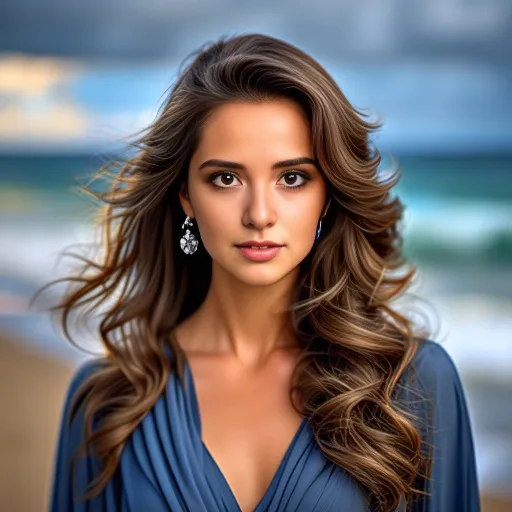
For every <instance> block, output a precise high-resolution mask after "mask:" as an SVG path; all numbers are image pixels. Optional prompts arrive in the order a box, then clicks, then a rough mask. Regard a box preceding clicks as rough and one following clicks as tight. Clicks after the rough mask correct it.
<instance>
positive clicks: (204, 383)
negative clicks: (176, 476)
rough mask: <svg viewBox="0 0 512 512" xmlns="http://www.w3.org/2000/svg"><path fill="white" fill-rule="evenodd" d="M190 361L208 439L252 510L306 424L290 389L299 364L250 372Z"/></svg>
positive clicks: (241, 500)
mask: <svg viewBox="0 0 512 512" xmlns="http://www.w3.org/2000/svg"><path fill="white" fill-rule="evenodd" d="M190 367H191V369H192V372H193V374H194V376H195V378H194V383H195V390H196V397H197V401H198V406H199V411H200V417H201V426H202V440H203V443H204V445H205V446H206V449H207V450H208V452H209V453H210V455H211V457H212V458H213V459H214V461H215V463H216V466H217V468H218V470H219V471H220V473H221V474H222V476H223V478H224V479H225V480H226V483H227V484H228V486H229V487H230V489H231V492H232V493H233V495H234V496H235V498H236V500H237V501H238V503H239V505H240V508H241V509H242V511H243V512H246V511H251V512H252V511H253V510H254V508H255V507H256V505H257V504H258V503H259V502H260V501H261V499H262V497H263V496H264V495H265V493H266V491H267V489H268V488H269V485H270V484H271V482H272V480H273V478H274V476H275V474H276V472H277V470H278V468H279V466H280V464H281V462H282V460H283V457H284V455H285V453H286V451H287V450H288V448H289V447H290V444H291V442H292V440H293V438H294V436H295V434H296V433H297V431H298V429H299V427H300V424H301V420H302V417H301V416H300V414H299V413H298V412H297V411H295V409H294V408H293V406H292V404H291V402H290V398H289V393H288V389H289V386H290V380H291V372H292V370H293V366H291V365H289V364H286V363H281V364H280V365H278V366H273V367H272V368H269V369H267V370H265V371H263V372H261V373H256V374H254V375H252V376H244V377H241V376H239V375H238V376H236V375H233V373H231V372H229V371H222V369H221V368H220V367H217V368H216V369H215V370H216V371H214V372H211V369H212V368H211V367H209V368H208V371H204V369H202V368H201V365H200V364H194V361H191V362H190ZM196 376H197V377H196Z"/></svg>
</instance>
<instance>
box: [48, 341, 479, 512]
mask: <svg viewBox="0 0 512 512" xmlns="http://www.w3.org/2000/svg"><path fill="white" fill-rule="evenodd" d="M413 363H414V367H415V369H416V372H415V375H416V376H417V378H416V379H415V380H414V382H416V383H417V386H418V387H420V388H421V390H422V392H423V394H424V395H425V394H426V396H427V400H423V401H421V402H419V403H418V402H417V401H416V404H417V405H416V407H418V410H415V411H414V412H415V413H418V412H419V413H420V414H421V415H422V416H423V419H427V428H426V429H424V430H423V431H422V432H423V433H422V437H423V438H424V439H425V440H426V441H428V442H429V443H432V444H433V447H434V466H433V472H432V475H431V480H430V481H429V483H428V485H427V486H426V487H425V489H426V490H427V491H428V492H429V493H430V494H431V496H430V497H421V498H420V499H417V500H416V501H415V502H414V505H413V509H412V510H413V512H427V511H428V512H480V498H479V490H478V481H477V475H476V468H475V455H474V447H473V439H472V431H471V425H470V420H469V416H468V411H467V406H466V400H465V396H464V391H463V388H462V385H461V381H460V378H459V374H458V372H457V369H456V367H455V366H454V363H453V361H452V359H451V358H450V356H449V355H448V353H447V352H446V351H445V349H444V348H443V347H442V346H441V345H439V344H438V343H436V342H434V341H430V340H426V341H424V342H423V343H422V345H421V346H420V349H419V350H418V352H417V353H416V355H415V358H414V360H413ZM100 364H101V360H93V361H88V362H86V363H84V364H83V365H82V366H81V367H80V368H79V369H78V370H77V371H76V373H75V375H74V377H73V378H72V381H71V384H70V386H69V390H68V393H67V397H66V401H65V404H64V408H63V415H62V420H61V429H60V437H59V441H58V446H57V450H56V457H55V466H54V477H53V490H52V495H51V502H50V506H51V509H50V510H51V512H100V511H101V512H103V511H108V512H111V511H112V512H117V511H119V512H130V511H131V512H139V511H144V512H146V511H147V512H169V511H172V512H181V511H191V512H202V511H204V512H217V511H223V512H241V508H240V506H239V505H238V503H237V501H236V498H235V496H234V494H233V492H232V490H231V489H230V487H229V485H228V483H227V480H226V479H225V478H224V476H223V474H222V472H221V470H220V468H219V467H218V465H217V464H216V463H215V460H214V459H213V457H212V456H211V454H210V453H209V451H208V449H207V448H206V445H204V444H203V443H202V440H201V439H202V438H201V422H200V416H199V408H198V400H197V396H196V390H195V388H194V382H193V377H192V373H191V371H190V368H189V366H188V365H187V364H185V379H186V381H187V389H188V390H189V392H188V393H187V392H186V389H185V388H184V387H183V385H182V383H181V381H180V380H179V378H178V377H177V376H175V375H174V374H173V375H171V377H170V379H169V382H168V384H167V389H166V393H164V394H163V395H162V396H161V397H160V398H159V399H158V401H157V402H156V404H155V405H154V406H153V408H152V409H151V410H150V411H149V413H148V414H147V415H146V416H145V417H144V419H143V420H142V422H141V423H140V424H139V426H138V427H137V428H136V429H135V430H134V431H133V433H132V434H131V435H130V437H129V438H128V440H127V442H126V445H125V448H124V450H123V452H122V455H121V460H120V465H119V467H118V469H117V471H116V473H115V475H114V477H113V478H112V479H111V481H110V482H109V484H108V485H107V487H106V488H105V489H104V490H103V491H102V492H101V493H100V494H99V495H98V496H97V497H96V498H93V499H92V500H89V501H76V502H73V499H72V498H73V496H72V484H71V473H70V460H71V456H72V454H73V452H74V450H75V449H76V447H77V446H78V445H79V444H80V443H81V442H82V441H83V439H84V426H83V412H82V410H80V413H79V414H78V415H77V416H76V418H75V420H74V421H73V423H72V425H71V427H70V428H68V427H67V421H68V414H69V406H70V402H71V398H72V397H73V394H74V393H75V391H76V390H77V388H78V386H79V385H80V383H81V382H82V381H83V380H84V379H85V378H86V377H87V376H88V375H90V374H91V373H92V372H94V371H95V370H96V369H97V368H99V367H100ZM409 372H410V369H408V370H407V371H406V373H405V374H404V375H403V376H402V380H401V381H400V382H401V383H402V382H403V383H405V381H403V379H404V378H405V377H406V376H407V375H408V374H409ZM411 382H412V381H411ZM398 387H399V393H398V395H397V397H398V398H397V399H402V398H403V399H405V400H407V399H408V398H410V396H409V393H410V391H411V389H412V388H411V384H410V382H409V381H407V385H404V386H403V387H402V386H401V384H400V383H399V385H398ZM413 391H414V390H413ZM416 391H417V390H416ZM413 399H414V398H413ZM429 404H430V405H429ZM428 418H430V419H428ZM98 470H99V464H98V461H97V460H96V459H95V457H94V456H92V455H91V454H89V456H88V457H84V458H80V459H78V462H77V465H76V475H75V486H74V488H75V492H76V493H78V494H79V495H80V494H81V493H83V492H85V490H86V484H87V483H88V482H90V481H91V480H92V478H93V477H94V476H95V475H96V474H97V472H98ZM399 509H400V510H402V509H401V508H399ZM403 510H405V508H403ZM264 511H265V512H292V511H297V512H313V511H316V512H327V511H347V512H369V508H368V507H367V505H366V502H365V497H364V494H363V492H362V490H361V489H360V487H359V486H358V485H357V484H356V482H355V481H354V480H353V479H352V477H351V476H350V475H349V474H348V473H347V472H345V471H344V470H342V469H341V468H339V467H337V466H335V465H334V464H333V463H332V462H331V461H329V460H328V459H327V458H326V457H325V456H324V455H323V454H322V452H321V451H320V449H319V448H318V445H317V444H316V442H315V439H314V437H313V432H312V430H311V428H310V426H309V424H308V422H307V420H306V419H304V420H303V421H302V422H301V424H300V426H299V428H298V430H297V432H296V433H295V436H294V437H293V440H292V441H291V443H290V445H289V447H288V449H287V451H286V453H285V455H284V457H283V459H282V461H281V463H280V465H279V467H278V469H277V471H276V473H275V475H274V477H273V479H272V481H271V483H270V485H269V487H268V489H267V491H266V492H265V495H264V496H263V497H262V499H261V501H260V502H259V504H258V505H257V507H256V509H255V512H264Z"/></svg>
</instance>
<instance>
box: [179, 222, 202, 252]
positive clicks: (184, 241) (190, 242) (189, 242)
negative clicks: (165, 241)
mask: <svg viewBox="0 0 512 512" xmlns="http://www.w3.org/2000/svg"><path fill="white" fill-rule="evenodd" d="M185 226H192V222H191V220H190V217H189V216H188V215H187V218H186V219H185V222H184V223H183V225H182V226H181V227H182V228H184V227H185ZM198 244H199V242H198V241H197V239H196V237H195V236H194V235H193V234H192V233H191V232H190V229H188V228H187V231H186V233H185V234H184V235H183V236H182V237H181V240H180V247H181V250H182V251H183V252H184V253H185V254H193V253H195V252H196V250H197V246H198Z"/></svg>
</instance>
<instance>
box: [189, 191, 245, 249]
mask: <svg viewBox="0 0 512 512" xmlns="http://www.w3.org/2000/svg"><path fill="white" fill-rule="evenodd" d="M195 211H196V216H197V218H198V219H200V234H201V239H202V240H203V242H204V244H205V246H206V247H214V246H215V245H216V244H219V242H220V241H222V243H223V244H224V243H225V239H226V236H229V233H232V232H233V231H232V230H231V228H230V226H231V224H232V223H234V222H235V220H236V219H235V217H234V215H233V214H234V211H233V208H231V209H230V208H228V207H227V205H226V204H219V202H218V201H217V202H215V203H213V204H209V203H208V201H202V202H201V207H200V208H196V210H195ZM198 227H199V223H198ZM233 243H234V242H233Z"/></svg>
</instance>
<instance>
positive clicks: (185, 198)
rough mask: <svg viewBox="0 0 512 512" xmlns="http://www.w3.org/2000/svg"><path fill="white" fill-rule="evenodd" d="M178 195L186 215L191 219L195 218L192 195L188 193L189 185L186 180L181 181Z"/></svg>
mask: <svg viewBox="0 0 512 512" xmlns="http://www.w3.org/2000/svg"><path fill="white" fill-rule="evenodd" d="M178 197H179V200H180V203H181V207H182V208H183V211H184V212H185V215H188V216H189V217H190V218H191V219H193V218H194V211H193V209H192V203H191V202H190V197H189V195H188V187H187V182H186V181H182V182H181V184H180V189H179V193H178Z"/></svg>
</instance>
